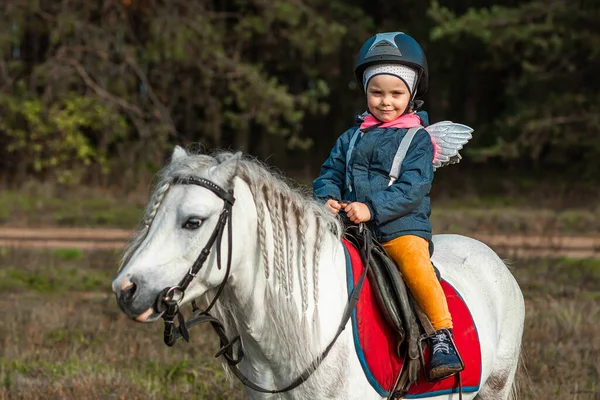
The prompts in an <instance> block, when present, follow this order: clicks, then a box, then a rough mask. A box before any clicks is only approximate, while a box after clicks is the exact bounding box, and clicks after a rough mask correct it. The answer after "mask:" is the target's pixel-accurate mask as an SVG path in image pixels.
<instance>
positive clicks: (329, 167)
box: [313, 112, 434, 242]
mask: <svg viewBox="0 0 600 400" xmlns="http://www.w3.org/2000/svg"><path fill="white" fill-rule="evenodd" d="M418 116H419V117H420V118H421V121H422V125H423V126H427V125H428V123H429V119H428V116H427V113H425V112H419V113H418ZM356 129H357V126H355V127H352V128H350V129H348V130H347V131H346V132H344V133H343V134H342V136H340V137H339V138H338V140H337V141H336V143H335V146H334V147H333V149H332V150H331V154H330V155H329V158H328V159H327V161H325V163H324V164H323V166H322V167H321V173H320V175H319V177H318V178H317V179H315V180H314V182H313V195H314V197H315V198H316V199H318V200H321V201H323V202H325V201H327V200H328V199H331V198H333V199H337V200H344V201H359V202H361V203H365V204H366V205H367V207H369V210H370V211H371V220H370V221H369V222H368V223H367V226H369V228H370V229H371V231H372V232H373V233H374V234H375V236H376V237H377V239H378V240H379V241H380V242H387V241H390V240H392V239H395V238H397V237H399V236H403V235H416V236H420V237H422V238H424V239H426V240H430V239H431V223H430V222H429V216H430V215H431V204H430V199H429V190H430V188H431V183H432V181H433V164H432V160H433V154H434V149H433V144H432V143H431V137H430V136H429V133H427V131H425V130H424V129H421V130H419V131H418V132H417V134H416V135H415V137H414V138H413V140H412V143H411V145H410V147H409V148H408V152H407V154H406V157H405V158H404V161H403V162H402V167H401V169H400V176H399V177H398V180H397V181H395V182H394V183H393V184H392V185H391V186H389V187H388V183H389V172H390V168H391V167H392V161H393V159H394V156H395V155H396V150H398V146H400V142H401V141H402V138H403V137H404V135H406V132H407V131H408V129H405V128H388V129H380V128H374V129H373V128H369V129H367V130H366V132H364V134H363V135H362V136H360V135H359V137H358V139H357V141H356V142H355V145H354V149H353V151H352V154H351V156H350V162H349V163H348V168H346V153H347V151H348V147H349V145H350V140H351V139H352V136H353V135H354V132H355V131H356Z"/></svg>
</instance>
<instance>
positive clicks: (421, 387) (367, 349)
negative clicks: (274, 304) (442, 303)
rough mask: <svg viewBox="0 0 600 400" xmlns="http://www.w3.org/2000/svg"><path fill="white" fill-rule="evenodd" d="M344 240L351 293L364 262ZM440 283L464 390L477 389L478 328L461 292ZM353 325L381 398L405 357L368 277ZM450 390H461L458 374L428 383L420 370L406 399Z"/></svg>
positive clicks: (366, 368) (361, 356) (360, 352)
mask: <svg viewBox="0 0 600 400" xmlns="http://www.w3.org/2000/svg"><path fill="white" fill-rule="evenodd" d="M342 242H343V244H344V248H345V251H346V265H347V268H346V269H347V280H348V294H350V292H351V291H352V289H353V288H354V285H355V284H356V282H357V281H358V279H359V277H360V274H361V273H362V272H363V270H364V265H363V263H362V261H361V259H360V255H359V253H358V250H356V248H354V246H353V245H352V244H351V243H350V242H348V241H347V240H345V239H343V240H342ZM441 284H442V289H443V290H444V293H445V295H446V299H447V301H448V307H449V309H450V314H451V315H452V323H453V326H454V328H453V333H454V341H455V343H456V347H457V348H458V351H459V353H460V355H461V357H462V359H463V361H464V363H465V369H464V370H463V371H462V372H461V378H462V382H463V392H475V391H478V390H479V385H480V382H481V348H480V346H479V336H478V334H477V328H476V327H475V323H474V322H473V317H472V316H471V313H470V311H469V309H468V308H467V305H466V304H465V302H464V300H463V299H462V297H461V296H460V294H459V293H458V292H457V291H456V290H455V289H454V287H452V286H451V285H450V284H449V283H448V282H446V281H444V280H442V281H441ZM352 328H353V333H354V345H355V348H356V352H357V354H358V358H359V360H360V363H361V365H362V367H363V370H364V372H365V375H366V377H367V379H368V380H369V382H370V383H371V385H372V386H373V388H374V389H375V390H376V391H377V392H378V393H379V394H380V395H381V396H382V397H387V396H389V394H390V391H391V390H393V388H394V384H395V383H396V378H397V377H398V374H399V373H400V370H401V368H402V363H403V359H402V358H400V357H398V356H397V355H396V351H395V347H396V339H395V338H394V335H393V333H392V330H391V328H390V327H389V326H388V325H387V323H386V322H385V319H384V317H383V315H382V313H381V311H380V309H379V307H378V305H377V301H376V299H375V294H374V293H373V289H372V287H371V284H370V282H369V280H368V279H367V280H365V283H364V285H363V288H362V292H361V294H360V298H359V300H358V304H357V306H356V309H355V310H354V312H353V314H352ZM425 357H426V361H427V362H428V361H429V351H428V350H426V351H425ZM451 392H458V387H457V379H456V377H450V378H446V379H443V380H441V381H438V382H434V383H429V382H427V381H426V380H425V378H424V376H423V372H422V371H421V376H420V377H419V381H418V382H417V384H415V385H413V386H411V388H410V390H409V392H408V394H407V395H406V396H405V398H407V399H408V398H420V397H424V394H426V395H427V396H437V395H442V394H447V393H451Z"/></svg>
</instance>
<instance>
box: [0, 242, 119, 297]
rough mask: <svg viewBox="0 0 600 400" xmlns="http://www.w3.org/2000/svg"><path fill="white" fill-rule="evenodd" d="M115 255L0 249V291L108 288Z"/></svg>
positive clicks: (56, 290) (63, 290)
mask: <svg viewBox="0 0 600 400" xmlns="http://www.w3.org/2000/svg"><path fill="white" fill-rule="evenodd" d="M117 258H118V255H117V254H116V253H113V252H83V251H81V250H79V249H57V250H31V251H29V250H18V249H10V248H2V249H0V293H5V292H13V291H35V292H43V293H65V292H70V291H103V292H105V291H109V290H110V283H111V281H112V278H113V276H114V272H115V271H116V263H117Z"/></svg>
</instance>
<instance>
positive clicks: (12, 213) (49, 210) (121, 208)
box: [0, 185, 145, 228]
mask: <svg viewBox="0 0 600 400" xmlns="http://www.w3.org/2000/svg"><path fill="white" fill-rule="evenodd" d="M144 201H145V200H137V201H132V200H128V199H126V198H118V197H116V196H113V195H110V194H107V193H102V192H99V191H97V190H92V189H85V188H81V189H79V190H77V191H75V190H71V191H68V190H67V189H62V191H61V190H60V189H58V188H54V187H49V186H44V185H41V186H36V185H34V186H31V187H26V188H24V189H21V190H19V191H14V190H1V191H0V224H4V225H10V226H78V227H89V226H109V227H120V228H131V227H135V226H136V225H137V224H138V222H139V221H140V218H141V217H142V210H143V206H144Z"/></svg>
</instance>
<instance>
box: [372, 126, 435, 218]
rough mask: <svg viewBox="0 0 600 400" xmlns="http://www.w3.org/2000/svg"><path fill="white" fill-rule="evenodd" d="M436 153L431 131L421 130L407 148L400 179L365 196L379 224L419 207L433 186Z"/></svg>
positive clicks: (373, 216)
mask: <svg viewBox="0 0 600 400" xmlns="http://www.w3.org/2000/svg"><path fill="white" fill-rule="evenodd" d="M433 152H434V149H433V144H432V143H431V137H430V136H429V133H427V131H425V130H424V129H421V130H420V131H419V132H417V134H416V135H415V137H414V138H413V141H412V143H411V145H410V147H409V148H408V152H407V154H406V157H405V158H404V161H403V162H402V167H401V169H400V176H399V177H398V180H397V181H396V182H394V183H393V184H392V185H391V186H388V187H387V188H386V189H384V190H381V191H379V192H375V193H372V194H371V195H370V196H368V197H367V199H366V204H367V206H368V207H369V210H370V211H371V219H372V220H373V221H374V222H375V223H376V224H378V225H379V224H384V223H386V222H388V221H391V220H394V219H397V218H400V217H402V216H404V215H406V214H408V213H410V212H411V211H413V210H415V209H416V208H417V207H419V205H420V204H421V202H422V201H423V199H424V198H425V196H427V193H429V190H430V189H431V183H432V181H433V164H432V161H433Z"/></svg>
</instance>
